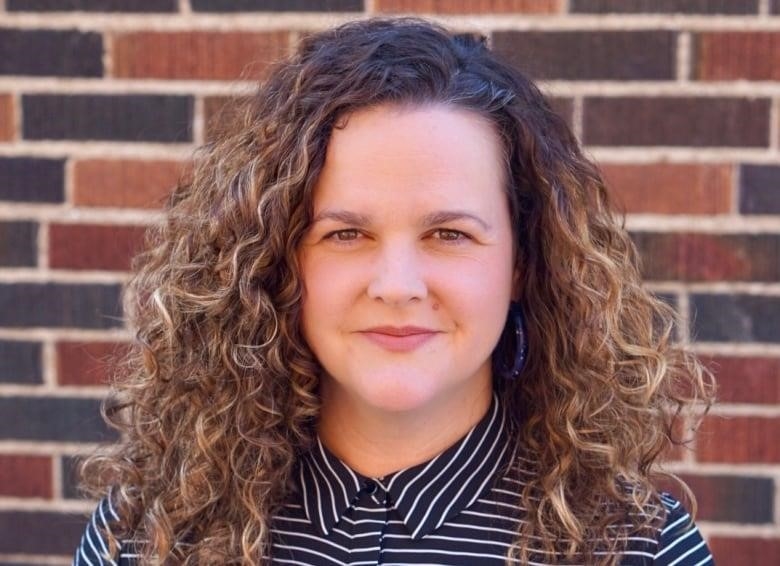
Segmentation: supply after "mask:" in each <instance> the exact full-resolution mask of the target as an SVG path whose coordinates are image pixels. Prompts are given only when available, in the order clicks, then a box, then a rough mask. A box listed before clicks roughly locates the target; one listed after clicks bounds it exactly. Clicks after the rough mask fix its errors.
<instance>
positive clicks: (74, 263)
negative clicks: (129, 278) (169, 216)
mask: <svg viewBox="0 0 780 566" xmlns="http://www.w3.org/2000/svg"><path fill="white" fill-rule="evenodd" d="M144 231H145V228H144V227H143V226H111V225H98V224H52V225H51V226H49V266H51V267H53V268H55V269H102V270H108V271H127V270H129V269H130V260H131V259H132V257H133V256H134V255H135V253H137V252H138V251H139V250H140V249H141V246H142V243H143V235H144Z"/></svg>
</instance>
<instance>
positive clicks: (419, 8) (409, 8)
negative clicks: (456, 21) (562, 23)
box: [374, 0, 561, 14]
mask: <svg viewBox="0 0 780 566" xmlns="http://www.w3.org/2000/svg"><path fill="white" fill-rule="evenodd" d="M374 9H375V10H376V11H377V12H396V13H397V12H417V13H426V14H468V13H476V14H479V13H482V14H490V13H509V12H523V13H526V14H552V13H556V12H559V11H560V9H561V8H560V0H376V1H375V2H374Z"/></svg>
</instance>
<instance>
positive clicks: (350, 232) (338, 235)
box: [325, 228, 358, 242]
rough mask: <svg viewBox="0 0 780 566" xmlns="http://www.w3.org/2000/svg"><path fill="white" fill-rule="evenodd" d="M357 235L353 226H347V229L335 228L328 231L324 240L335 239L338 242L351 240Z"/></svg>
mask: <svg viewBox="0 0 780 566" xmlns="http://www.w3.org/2000/svg"><path fill="white" fill-rule="evenodd" d="M357 237H358V231H357V230H355V229H354V228H349V229H347V230H336V231H334V232H330V233H329V234H328V235H326V236H325V239H326V240H337V241H339V242H349V241H351V240H355V239H356V238H357Z"/></svg>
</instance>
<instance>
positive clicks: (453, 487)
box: [73, 395, 713, 566]
mask: <svg viewBox="0 0 780 566" xmlns="http://www.w3.org/2000/svg"><path fill="white" fill-rule="evenodd" d="M531 468H532V466H531V462H529V461H528V460H525V459H523V458H521V457H519V456H518V455H517V453H516V452H513V451H512V449H511V442H510V440H509V438H508V435H507V429H506V421H505V415H504V412H503V410H502V408H501V405H500V403H499V402H498V398H497V397H496V396H495V395H494V397H493V401H492V403H491V405H490V408H489V410H488V412H487V414H486V415H485V416H484V417H483V419H482V420H481V421H480V422H479V423H477V425H476V426H475V427H474V428H472V429H471V430H470V431H469V433H468V434H467V435H466V436H464V437H463V438H462V439H461V440H460V441H458V442H457V443H456V444H454V445H453V446H451V447H450V448H448V449H447V450H445V451H444V452H442V453H441V454H439V455H438V456H437V457H435V458H433V459H432V460H430V461H429V462H426V463H423V464H420V465H417V466H413V467H411V468H407V469H404V470H400V471H397V472H394V473H392V474H389V475H387V476H384V477H381V478H369V477H366V476H362V475H361V474H359V473H357V472H355V471H354V470H352V469H350V468H349V467H348V466H347V465H346V464H345V463H343V462H342V461H341V460H339V459H338V458H337V457H336V456H335V455H333V454H332V453H331V452H330V451H329V450H328V449H327V448H326V447H325V445H324V444H322V442H320V441H319V439H317V442H316V443H315V445H314V447H313V449H312V450H311V451H310V452H308V453H307V454H306V455H304V456H303V457H302V458H301V459H300V461H299V465H298V466H297V478H296V479H297V484H298V489H297V491H296V492H295V493H293V494H292V495H291V497H290V499H289V501H288V503H287V504H286V505H285V506H284V507H283V508H282V509H281V511H280V512H279V513H277V514H276V515H275V516H274V518H273V528H272V533H273V540H272V549H271V557H270V558H271V559H272V562H273V563H274V564H298V565H312V566H324V565H337V564H349V565H355V566H357V565H371V564H384V565H391V564H428V565H431V564H440V565H469V566H475V565H482V564H484V565H496V566H497V565H501V564H505V563H506V558H505V556H506V553H507V550H508V549H509V547H510V546H511V544H512V543H513V541H514V540H515V538H516V533H517V531H518V528H519V526H520V524H521V523H522V521H523V520H524V518H523V513H524V509H523V508H522V507H521V506H519V505H518V499H519V494H520V493H521V492H522V490H523V487H524V486H525V481H524V478H525V479H527V478H528V477H529V474H530V473H531V472H530V471H529V470H530V469H531ZM662 501H663V504H664V505H665V506H666V509H667V512H668V513H667V520H666V524H665V525H663V526H662V527H661V528H658V529H656V530H655V532H654V536H651V534H652V533H646V534H644V535H635V536H626V537H625V538H626V541H627V544H626V547H625V550H624V551H623V552H622V555H621V564H623V565H626V566H634V565H656V566H659V565H664V566H672V565H677V566H689V565H690V566H693V565H702V566H703V565H712V564H713V560H712V557H711V556H710V552H709V549H708V548H707V545H706V544H705V542H704V540H703V539H702V536H701V534H700V532H699V530H698V529H697V528H696V526H695V525H694V524H693V523H692V522H691V518H690V516H689V515H688V513H687V512H686V510H685V509H684V508H683V506H682V505H681V504H680V502H679V501H677V500H675V499H674V498H673V497H671V496H669V495H666V494H664V496H663V497H662ZM117 519H118V517H117V516H116V512H115V511H114V509H113V507H112V506H111V502H110V498H108V497H107V498H105V499H103V501H102V502H101V503H100V505H99V506H98V508H97V510H96V511H95V512H94V513H93V515H92V518H91V520H90V522H89V524H88V525H87V529H86V532H85V533H84V536H83V537H82V540H81V544H80V546H79V548H78V549H77V551H76V555H75V557H74V562H73V563H74V565H82V564H92V565H98V564H100V565H103V564H113V565H119V566H129V565H131V564H136V561H135V559H136V558H137V555H136V554H135V552H134V549H133V544H132V541H123V544H122V546H121V548H120V550H119V552H118V553H117V554H115V555H114V556H108V553H107V547H106V543H105V541H104V539H103V538H102V536H101V534H100V531H101V529H107V528H110V523H111V521H112V520H117ZM528 547H529V551H530V561H529V562H528V564H530V565H538V566H543V565H552V564H559V563H561V560H562V559H561V558H559V557H556V556H555V555H549V554H545V553H544V552H542V551H541V550H540V549H539V548H535V545H534V541H533V540H530V541H529V542H528ZM266 558H269V557H266ZM569 563H571V562H569Z"/></svg>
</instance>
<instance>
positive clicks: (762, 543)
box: [707, 536, 780, 566]
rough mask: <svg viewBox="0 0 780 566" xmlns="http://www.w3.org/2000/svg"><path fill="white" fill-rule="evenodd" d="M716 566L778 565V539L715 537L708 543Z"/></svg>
mask: <svg viewBox="0 0 780 566" xmlns="http://www.w3.org/2000/svg"><path fill="white" fill-rule="evenodd" d="M707 542H708V544H709V547H710V550H711V551H712V557H713V558H714V559H715V563H716V564H728V565H729V566H756V564H767V565H768V564H780V537H773V538H769V537H767V538H758V537H744V538H743V537H739V538H737V537H733V538H731V537H730V538H726V537H722V536H716V537H712V538H710V539H709V540H708V541H707Z"/></svg>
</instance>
